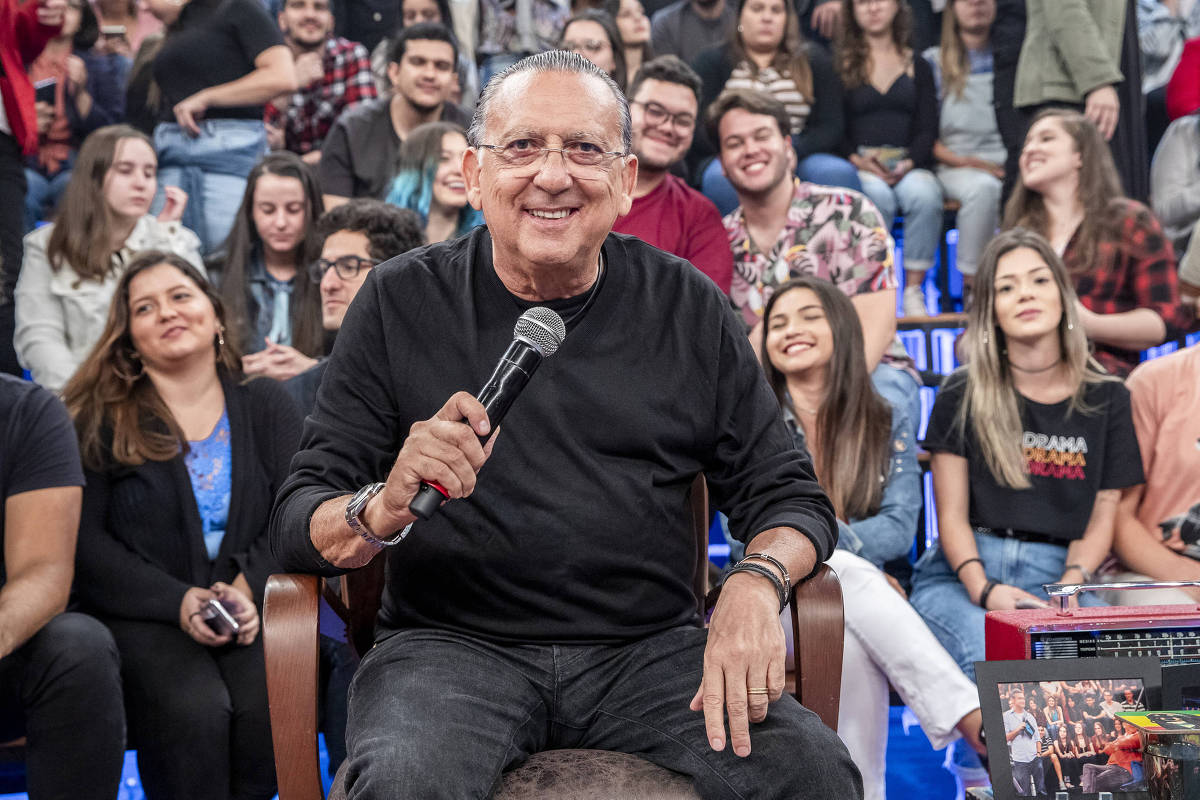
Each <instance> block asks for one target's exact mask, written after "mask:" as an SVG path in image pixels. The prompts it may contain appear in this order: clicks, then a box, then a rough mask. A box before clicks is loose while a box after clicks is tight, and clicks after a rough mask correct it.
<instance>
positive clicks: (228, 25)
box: [147, 0, 297, 255]
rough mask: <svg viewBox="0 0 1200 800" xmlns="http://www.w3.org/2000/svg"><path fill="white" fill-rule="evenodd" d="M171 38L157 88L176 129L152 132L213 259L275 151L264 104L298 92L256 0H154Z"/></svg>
mask: <svg viewBox="0 0 1200 800" xmlns="http://www.w3.org/2000/svg"><path fill="white" fill-rule="evenodd" d="M147 2H148V4H149V6H150V10H151V11H153V12H154V15H155V16H157V17H158V18H159V19H160V20H162V22H163V23H164V24H165V25H167V27H168V30H169V32H168V33H167V35H166V37H165V38H164V39H163V42H162V46H161V47H160V48H159V50H158V54H157V55H156V56H155V57H154V81H155V83H156V84H157V85H158V88H159V90H160V91H161V95H162V104H163V109H164V110H166V109H170V115H171V118H172V119H173V120H174V121H173V122H160V123H159V124H158V125H157V126H155V128H154V149H155V150H156V151H157V152H158V158H159V162H160V167H161V169H160V173H161V174H160V178H161V179H162V181H163V182H164V183H167V184H171V185H174V186H180V187H182V188H183V190H184V191H185V192H187V194H188V197H189V198H191V202H189V203H188V206H187V209H186V211H185V212H184V224H186V225H187V226H188V227H189V228H191V229H192V230H194V231H196V233H198V234H199V235H200V242H201V244H202V245H203V248H204V253H205V254H206V255H208V254H211V253H212V252H213V251H214V250H215V249H216V248H217V247H218V246H220V244H221V242H223V241H224V240H225V237H226V236H227V235H228V234H229V229H230V228H231V227H233V221H234V217H235V216H236V215H237V205H235V204H236V202H237V197H238V196H239V195H240V194H241V193H242V191H243V190H244V189H245V188H246V175H248V174H249V172H250V170H251V169H253V168H254V165H255V164H256V163H257V162H258V160H259V159H260V158H261V157H262V156H263V155H264V154H266V152H267V133H266V129H265V127H264V126H263V105H264V104H265V103H266V102H267V101H269V100H270V99H272V98H273V97H276V96H278V95H280V94H282V93H284V92H294V91H296V88H297V86H296V70H295V65H294V64H293V62H292V53H291V51H290V50H288V48H287V46H286V45H284V43H283V38H282V36H281V35H280V33H279V28H278V27H277V25H276V23H275V22H273V21H272V20H271V18H270V17H269V16H267V13H266V11H264V10H263V6H262V4H261V3H259V2H258V1H257V0H147Z"/></svg>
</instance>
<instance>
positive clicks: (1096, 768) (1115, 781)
mask: <svg viewBox="0 0 1200 800" xmlns="http://www.w3.org/2000/svg"><path fill="white" fill-rule="evenodd" d="M1082 773H1083V778H1082V784H1083V791H1085V792H1111V791H1113V790H1114V789H1120V788H1121V787H1122V786H1124V785H1125V784H1127V783H1129V782H1130V781H1131V780H1133V775H1132V774H1131V773H1130V772H1129V770H1127V769H1125V768H1124V767H1120V766H1117V765H1116V764H1108V765H1106V766H1100V765H1099V764H1085V765H1084V766H1083V770H1082Z"/></svg>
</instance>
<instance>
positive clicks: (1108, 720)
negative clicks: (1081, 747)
mask: <svg viewBox="0 0 1200 800" xmlns="http://www.w3.org/2000/svg"><path fill="white" fill-rule="evenodd" d="M1114 725H1116V720H1114V719H1113V718H1112V717H1110V716H1109V715H1108V713H1107V712H1105V715H1104V719H1103V720H1100V721H1098V722H1093V723H1092V735H1091V736H1090V737H1089V738H1088V746H1089V747H1091V749H1092V752H1093V753H1103V752H1104V748H1105V747H1107V746H1108V743H1109V742H1110V741H1111V739H1109V738H1108V729H1109V727H1110V726H1114Z"/></svg>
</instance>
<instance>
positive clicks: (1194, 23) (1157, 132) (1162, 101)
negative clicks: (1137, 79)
mask: <svg viewBox="0 0 1200 800" xmlns="http://www.w3.org/2000/svg"><path fill="white" fill-rule="evenodd" d="M1183 12H1184V9H1183V8H1182V7H1180V5H1179V1H1178V0H1167V2H1162V0H1137V30H1138V45H1139V50H1141V55H1142V58H1141V64H1142V94H1143V95H1145V98H1146V119H1145V124H1146V135H1147V143H1148V144H1149V146H1150V152H1151V153H1153V152H1154V150H1155V148H1157V147H1158V142H1159V139H1161V138H1162V135H1163V131H1165V130H1166V129H1167V124H1168V123H1169V122H1170V118H1169V117H1168V116H1167V83H1168V82H1169V81H1170V79H1171V76H1172V75H1173V74H1174V73H1175V68H1176V67H1177V66H1178V65H1179V60H1180V58H1181V57H1182V56H1183V46H1184V43H1185V42H1186V41H1187V40H1188V39H1190V38H1192V37H1193V36H1196V35H1197V34H1200V6H1197V5H1195V4H1194V3H1193V4H1191V8H1190V9H1187V13H1186V14H1185V13H1183ZM1151 196H1153V194H1151Z"/></svg>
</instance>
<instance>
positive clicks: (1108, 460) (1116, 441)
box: [924, 369, 1145, 541]
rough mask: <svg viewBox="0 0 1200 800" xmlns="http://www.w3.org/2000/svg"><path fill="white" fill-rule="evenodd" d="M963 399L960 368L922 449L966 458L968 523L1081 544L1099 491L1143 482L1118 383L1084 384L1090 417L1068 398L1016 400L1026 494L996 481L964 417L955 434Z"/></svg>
mask: <svg viewBox="0 0 1200 800" xmlns="http://www.w3.org/2000/svg"><path fill="white" fill-rule="evenodd" d="M965 395H966V371H965V369H960V370H959V371H958V372H956V373H954V374H953V375H951V376H950V377H949V378H947V379H946V382H945V384H944V385H943V387H942V389H941V391H939V392H938V396H937V400H936V401H935V402H934V404H933V412H932V413H931V414H930V416H929V427H928V431H927V433H926V436H925V442H924V446H925V448H926V449H927V450H929V451H930V452H945V453H953V454H955V455H959V456H962V457H964V458H966V459H967V463H968V475H969V479H970V506H969V511H968V517H969V519H970V523H971V525H973V526H978V527H985V528H1012V529H1013V530H1018V531H1027V532H1032V533H1039V534H1042V535H1045V536H1049V537H1052V538H1054V539H1061V540H1063V541H1071V540H1074V539H1079V538H1080V537H1082V536H1083V532H1084V529H1085V528H1086V527H1087V523H1088V519H1089V517H1090V516H1091V513H1092V505H1093V502H1094V501H1095V499H1096V493H1097V492H1099V491H1101V490H1103V489H1123V488H1125V487H1127V486H1134V485H1136V484H1139V483H1142V482H1143V481H1144V480H1145V478H1144V477H1143V475H1142V459H1141V455H1140V454H1139V451H1138V444H1137V437H1136V435H1135V433H1134V429H1133V417H1132V415H1131V413H1130V407H1129V390H1127V389H1126V388H1125V386H1124V384H1122V383H1119V382H1117V381H1103V382H1100V383H1093V384H1090V385H1089V386H1088V388H1087V390H1086V393H1085V402H1086V404H1087V405H1088V406H1089V407H1090V408H1092V409H1094V411H1092V412H1091V413H1082V412H1075V413H1072V412H1071V410H1070V405H1071V401H1070V399H1067V400H1063V401H1062V402H1060V403H1052V404H1044V403H1036V402H1034V401H1032V400H1029V399H1028V398H1025V397H1021V396H1020V395H1018V403H1019V407H1020V413H1021V426H1022V431H1023V432H1022V436H1021V449H1022V451H1023V452H1024V454H1025V463H1026V465H1027V467H1028V470H1029V476H1030V478H1029V479H1030V482H1031V483H1032V484H1033V485H1032V487H1031V488H1029V489H1011V488H1008V487H1006V486H1001V485H1000V484H999V483H998V482H997V481H996V479H995V478H994V477H993V476H992V473H991V470H989V469H988V467H987V464H986V462H985V461H984V459H983V454H982V453H981V452H980V448H979V443H978V441H977V440H976V438H975V434H974V432H973V431H972V430H971V423H970V420H969V419H968V422H967V425H966V431H965V437H960V436H959V432H958V426H957V424H956V423H955V418H956V416H957V414H958V409H959V406H960V405H962V403H963V402H964V398H965ZM964 439H965V441H964Z"/></svg>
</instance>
